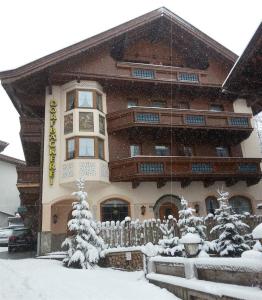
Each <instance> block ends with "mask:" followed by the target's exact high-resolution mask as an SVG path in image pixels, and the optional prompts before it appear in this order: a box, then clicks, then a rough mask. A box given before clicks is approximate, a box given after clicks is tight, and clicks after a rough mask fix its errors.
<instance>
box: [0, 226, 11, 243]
mask: <svg viewBox="0 0 262 300" xmlns="http://www.w3.org/2000/svg"><path fill="white" fill-rule="evenodd" d="M12 232H13V229H12V228H8V227H6V228H1V229H0V246H1V247H6V246H8V240H9V237H10V236H11V234H12Z"/></svg>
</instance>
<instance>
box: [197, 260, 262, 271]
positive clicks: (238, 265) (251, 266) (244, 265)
mask: <svg viewBox="0 0 262 300" xmlns="http://www.w3.org/2000/svg"><path fill="white" fill-rule="evenodd" d="M192 261H194V264H195V266H196V267H197V268H200V269H210V270H223V271H234V272H262V265H261V264H258V263H257V261H256V260H254V259H249V258H242V257H241V258H240V257H234V258H232V257H226V258H224V257H216V258H212V257H210V258H195V259H192Z"/></svg>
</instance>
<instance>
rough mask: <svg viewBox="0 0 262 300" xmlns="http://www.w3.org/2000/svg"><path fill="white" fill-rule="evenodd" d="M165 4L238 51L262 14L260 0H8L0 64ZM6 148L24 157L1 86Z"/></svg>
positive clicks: (0, 13) (0, 124)
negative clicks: (7, 144)
mask: <svg viewBox="0 0 262 300" xmlns="http://www.w3.org/2000/svg"><path fill="white" fill-rule="evenodd" d="M161 6H165V7H167V8H168V9H170V10H172V11H173V12H174V13H175V14H177V15H179V16H180V17H182V18H183V19H185V20H186V21H188V22H189V23H191V24H192V25H194V26H195V27H197V28H198V29H200V30H201V31H203V32H204V33H206V34H208V35H209V36H211V37H212V38H213V39H215V40H217V41H218V42H220V43H221V44H222V45H224V46H225V47H227V48H229V49H230V50H232V51H233V52H235V53H236V54H238V55H240V54H241V53H242V51H243V50H244V48H245V46H246V45H247V43H248V42H249V40H250V38H251V37H252V35H253V33H254V32H255V30H256V28H257V27H258V25H259V23H260V22H261V17H262V13H261V12H262V1H261V0H248V1H246V0H219V1H214V0H213V1H211V0H162V1H161V0H131V1H123V0H122V1H116V0H110V1H106V0H103V1H102V0H95V1H88V0H74V1H67V0H64V1H59V0H45V1H40V0H24V1H21V0H6V1H1V4H0V34H1V37H0V39H1V44H0V70H1V71H3V70H7V69H12V68H16V67H19V66H21V65H23V64H26V63H28V62H31V61H33V60H35V59H37V58H40V57H42V56H44V55H47V54H49V53H51V52H54V51H56V50H59V49H61V48H64V47H66V46H69V45H70V44H73V43H76V42H79V41H81V40H83V39H86V38H88V37H90V36H92V35H94V34H97V33H100V32H102V31H104V30H107V29H110V28H112V27H114V26H116V25H119V24H121V23H123V22H126V21H128V20H130V19H133V18H135V17H138V16H140V15H142V14H144V13H147V12H149V11H151V10H154V9H156V8H158V7H161ZM0 102H1V108H0V140H3V141H6V142H8V143H9V144H10V145H9V146H8V147H7V149H6V150H5V151H4V154H6V155H10V156H14V157H17V158H23V151H22V147H21V143H20V138H19V130H20V124H19V116H18V114H17V112H16V110H15V108H14V107H13V105H12V103H11V101H10V100H9V98H8V96H7V95H6V93H5V91H4V90H3V88H2V87H0Z"/></svg>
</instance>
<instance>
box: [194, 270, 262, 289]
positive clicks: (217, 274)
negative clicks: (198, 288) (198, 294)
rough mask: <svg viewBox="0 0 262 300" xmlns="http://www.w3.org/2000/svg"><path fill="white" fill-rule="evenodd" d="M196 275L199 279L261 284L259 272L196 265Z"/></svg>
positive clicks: (239, 283)
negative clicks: (216, 268)
mask: <svg viewBox="0 0 262 300" xmlns="http://www.w3.org/2000/svg"><path fill="white" fill-rule="evenodd" d="M196 269H197V277H198V279H200V280H207V281H214V282H222V283H230V284H238V285H245V286H262V273H261V272H247V271H244V270H243V271H241V270H238V271H230V270H215V269H207V268H205V267H199V266H197V267H196Z"/></svg>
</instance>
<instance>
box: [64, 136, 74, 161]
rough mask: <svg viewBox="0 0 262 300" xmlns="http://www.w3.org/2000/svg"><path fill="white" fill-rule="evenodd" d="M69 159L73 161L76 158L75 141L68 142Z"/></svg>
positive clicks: (69, 140)
mask: <svg viewBox="0 0 262 300" xmlns="http://www.w3.org/2000/svg"><path fill="white" fill-rule="evenodd" d="M66 147H67V151H66V153H67V159H72V158H74V157H75V139H68V140H67V146H66Z"/></svg>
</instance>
